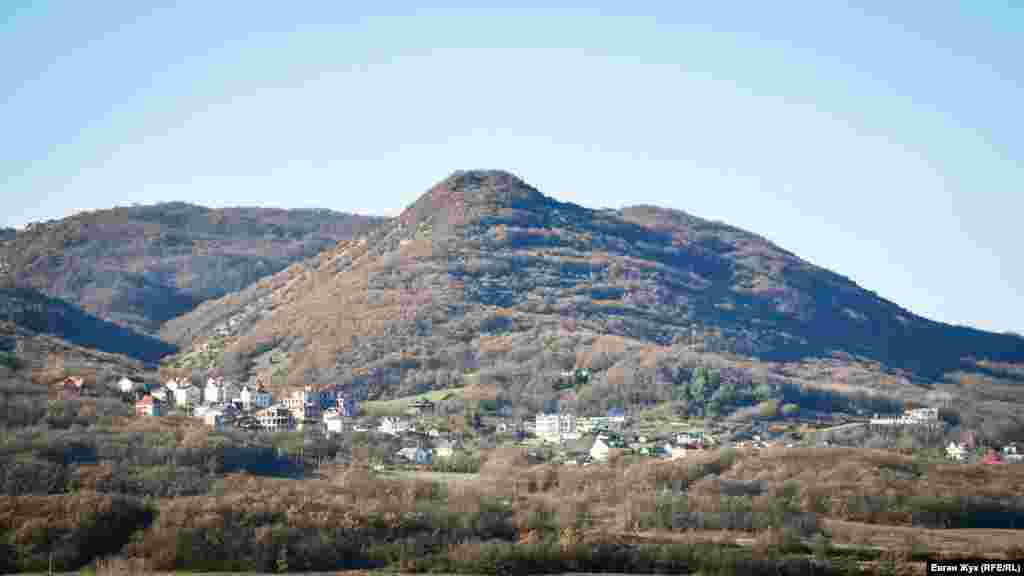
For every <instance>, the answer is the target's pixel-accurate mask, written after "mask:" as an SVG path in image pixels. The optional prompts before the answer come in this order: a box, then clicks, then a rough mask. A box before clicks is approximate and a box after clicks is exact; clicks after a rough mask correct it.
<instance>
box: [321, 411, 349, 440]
mask: <svg viewBox="0 0 1024 576" xmlns="http://www.w3.org/2000/svg"><path fill="white" fill-rule="evenodd" d="M348 421H349V419H348V418H345V417H343V416H342V415H341V412H339V411H338V409H337V408H329V409H327V410H326V411H325V412H324V430H325V431H326V432H327V433H328V434H340V433H341V432H344V431H345V428H346V427H347V426H346V424H347V423H348Z"/></svg>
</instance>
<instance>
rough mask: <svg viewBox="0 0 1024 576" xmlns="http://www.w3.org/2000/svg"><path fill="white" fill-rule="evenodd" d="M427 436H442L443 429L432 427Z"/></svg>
mask: <svg viewBox="0 0 1024 576" xmlns="http://www.w3.org/2000/svg"><path fill="white" fill-rule="evenodd" d="M427 436H430V437H431V438H440V437H441V431H440V430H438V429H437V428H431V429H430V430H427Z"/></svg>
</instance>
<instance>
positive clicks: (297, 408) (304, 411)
mask: <svg viewBox="0 0 1024 576" xmlns="http://www.w3.org/2000/svg"><path fill="white" fill-rule="evenodd" d="M284 406H285V408H287V409H288V410H289V411H290V412H291V413H292V418H294V419H295V422H296V423H297V424H298V425H299V426H300V427H301V426H302V425H303V423H305V422H317V421H319V420H321V418H322V414H323V413H322V411H321V410H320V397H319V393H318V392H316V391H314V390H313V387H312V386H306V387H305V388H303V389H302V390H295V391H293V392H292V394H291V395H290V396H287V397H286V398H285V399H284Z"/></svg>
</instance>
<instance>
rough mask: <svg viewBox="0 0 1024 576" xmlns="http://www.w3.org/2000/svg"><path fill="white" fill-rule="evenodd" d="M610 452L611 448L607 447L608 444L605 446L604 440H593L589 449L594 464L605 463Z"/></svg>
mask: <svg viewBox="0 0 1024 576" xmlns="http://www.w3.org/2000/svg"><path fill="white" fill-rule="evenodd" d="M610 452H611V447H610V446H608V444H605V441H604V440H602V439H600V438H598V439H597V440H594V445H593V446H591V448H590V457H591V458H593V459H594V461H595V462H605V461H607V460H608V456H609V453H610Z"/></svg>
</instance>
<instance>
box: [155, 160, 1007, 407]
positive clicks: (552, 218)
mask: <svg viewBox="0 0 1024 576" xmlns="http://www.w3.org/2000/svg"><path fill="white" fill-rule="evenodd" d="M162 334H163V336H164V337H165V338H166V339H168V340H169V341H173V342H175V343H178V344H180V345H183V346H185V349H184V350H183V352H182V353H181V354H179V355H178V356H176V357H175V358H173V359H171V360H170V361H169V362H168V363H167V367H169V368H173V369H177V370H189V369H206V368H211V367H217V368H223V369H224V370H225V371H227V372H228V373H229V374H232V375H233V376H236V377H239V378H249V377H260V378H262V379H263V380H264V382H266V383H268V384H270V385H271V386H272V387H275V388H276V387H284V386H287V385H299V384H305V383H311V384H327V383H330V384H338V383H341V384H345V385H348V386H350V387H351V388H352V389H353V390H355V391H356V393H357V395H359V396H360V397H362V398H363V399H371V400H373V399H386V398H392V397H396V396H409V395H413V394H420V393H424V392H427V391H429V390H436V389H444V388H449V387H457V386H462V385H464V383H465V382H464V380H465V379H466V378H467V376H468V375H470V374H476V375H477V377H479V378H480V379H482V380H483V381H484V382H485V383H486V384H488V385H498V386H500V388H501V389H502V391H503V393H504V394H505V396H506V397H507V398H508V399H511V400H512V401H514V402H515V404H516V405H517V406H519V407H520V408H522V409H523V410H528V411H532V410H537V409H540V408H543V407H545V406H546V405H548V406H549V405H550V404H551V403H552V402H555V401H560V402H563V403H568V404H570V405H574V406H576V407H577V408H579V409H581V410H582V411H598V410H603V409H606V408H608V407H611V406H615V405H619V406H622V405H623V404H630V405H634V406H635V405H645V404H646V405H653V404H657V403H663V402H667V401H676V402H682V403H688V404H690V405H691V406H692V407H693V408H696V410H690V412H691V413H693V412H696V413H698V414H699V413H702V412H704V411H705V410H706V409H710V410H711V411H712V412H714V413H722V414H724V413H730V412H732V411H734V410H736V409H740V408H744V407H751V406H753V405H755V404H757V403H758V402H760V401H763V400H765V399H766V398H780V397H786V395H789V397H791V398H792V397H794V396H796V397H798V398H797V399H798V400H799V398H804V399H805V404H806V405H808V407H812V408H813V407H815V406H816V407H817V409H818V410H821V411H830V410H836V409H841V408H846V407H849V405H850V399H855V400H856V401H857V404H859V406H860V407H861V408H863V409H867V410H875V411H888V410H891V409H893V408H894V407H898V406H899V405H900V404H901V403H902V402H903V401H911V400H912V401H922V400H924V399H925V398H926V397H930V395H932V394H933V393H937V392H938V390H937V389H936V388H937V387H938V386H942V387H947V388H948V389H950V390H953V392H957V390H956V389H954V388H953V386H954V385H953V381H954V380H955V378H956V376H955V374H956V373H958V372H959V373H964V374H978V370H980V368H978V366H979V365H978V364H977V362H975V360H981V361H991V362H996V363H1002V365H1009V366H1013V365H1015V364H1014V363H1020V362H1022V361H1024V345H1022V344H1024V340H1021V339H1020V338H1017V337H1015V336H1011V335H1000V334H991V333H986V332H981V331H977V330H971V329H966V328H959V327H954V326H949V325H945V324H940V323H936V322H932V321H929V320H927V319H924V318H921V317H918V316H915V315H914V314H912V313H910V312H909V311H907V310H904V309H902V308H900V307H899V306H897V305H895V304H893V303H891V302H888V301H886V300H884V299H882V298H880V297H879V296H877V295H875V294H874V293H871V292H869V291H867V290H865V289H863V288H860V287H859V286H857V285H856V284H854V283H853V282H852V281H850V280H848V279H846V278H844V277H842V276H840V275H838V274H835V273H833V272H830V271H828V270H825V269H823V268H820V267H817V266H814V265H811V264H809V263H807V262H805V261H803V260H801V259H800V258H798V257H797V256H795V255H793V254H791V253H789V252H787V251H785V250H783V249H782V248H779V247H777V246H775V245H774V244H772V243H771V242H768V241H767V240H765V239H763V238H761V237H759V236H757V235H754V234H751V233H749V232H744V231H742V230H739V229H736V228H733V227H730V226H727V225H725V224H721V223H716V222H709V221H706V220H702V219H699V218H696V217H693V216H690V215H687V214H685V213H682V212H679V211H674V210H668V209H663V208H655V207H650V206H636V207H628V208H624V209H621V210H617V211H613V210H600V211H598V210H591V209H588V208H584V207H581V206H577V205H574V204H567V203H561V202H558V201H556V200H554V199H552V198H549V197H546V196H544V195H543V194H541V193H540V192H539V191H538V190H536V189H534V188H533V187H531V186H529V185H528V184H526V183H525V182H523V181H522V180H520V179H518V178H517V177H515V176H513V175H511V174H508V173H505V172H499V171H470V172H458V173H456V174H454V175H452V176H451V177H449V178H447V179H445V180H444V181H442V182H440V183H438V184H437V185H435V186H434V187H432V188H431V189H430V190H429V191H427V192H426V193H425V194H424V195H423V196H422V197H421V198H420V199H419V200H417V201H416V202H415V203H414V204H413V205H411V206H410V207H408V208H407V209H406V210H405V211H404V212H403V213H402V214H401V216H400V217H398V218H397V219H395V220H393V221H389V222H386V223H384V224H383V225H381V226H380V227H378V228H375V229H373V230H371V231H369V232H368V233H367V234H366V235H364V236H361V237H359V238H357V239H353V240H351V241H347V242H341V243H339V244H338V245H337V246H336V247H334V248H331V249H327V250H325V251H323V252H321V253H320V254H319V255H318V256H317V257H316V258H313V259H310V260H308V261H304V262H301V263H296V264H293V265H291V266H289V267H288V268H287V269H285V270H283V271H281V272H279V273H277V274H275V275H273V276H270V277H267V278H264V279H262V280H260V281H258V282H256V283H255V284H254V285H252V286H250V287H249V288H247V289H245V290H242V291H240V292H238V293H234V294H231V295H228V296H226V297H224V298H221V299H218V300H211V301H209V302H206V303H204V304H203V305H201V306H199V307H198V308H197V309H196V310H195V311H193V312H191V313H189V314H186V315H184V316H182V317H179V318H176V319H174V320H172V321H171V322H168V323H167V325H166V326H165V327H164V330H163V332H162ZM972 358H973V359H972ZM1016 365H1019V364H1016ZM573 368H588V369H590V370H592V371H593V372H594V373H595V377H594V378H593V380H592V381H591V382H590V383H588V384H587V385H586V386H577V387H575V389H573V390H571V391H567V390H562V391H555V390H554V388H557V387H558V386H557V383H558V379H559V374H561V373H562V372H563V371H565V370H570V369H573ZM698 368H715V369H716V370H718V372H719V374H720V380H719V381H718V382H716V383H715V384H714V385H712V386H704V387H702V388H701V390H700V391H699V394H697V395H696V396H695V395H693V394H690V392H691V390H689V388H685V389H681V388H680V386H681V384H682V383H689V382H691V381H692V379H693V378H692V375H693V373H694V371H695V370H697V369H698ZM989 389H994V388H991V387H990V388H989ZM952 397H953V396H950V395H947V396H945V398H946V399H947V400H946V401H948V399H950V398H952ZM1020 398H1021V397H1020V395H1019V394H1010V395H1009V396H1006V395H1004V396H1002V397H1001V398H1000V399H999V401H1002V402H1011V403H1013V404H1016V403H1018V402H1019V400H1020ZM977 400H978V402H981V401H982V400H981V399H980V398H978V399H977ZM988 400H992V399H991V398H989V399H987V400H985V401H988ZM879 408H883V410H879ZM1005 408H1006V407H1005V406H1003V407H1001V408H999V410H1000V411H1001V412H1003V413H1006V412H1009V413H1011V414H1012V411H1009V410H1005Z"/></svg>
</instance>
